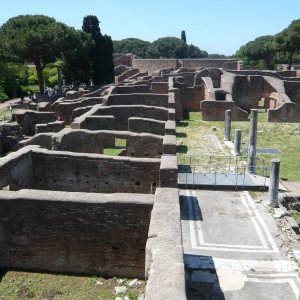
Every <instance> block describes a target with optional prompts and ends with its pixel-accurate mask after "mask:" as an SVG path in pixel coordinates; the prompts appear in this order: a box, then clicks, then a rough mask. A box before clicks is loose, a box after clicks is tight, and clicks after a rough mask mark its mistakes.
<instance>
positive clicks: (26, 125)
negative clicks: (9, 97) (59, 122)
mask: <svg viewBox="0 0 300 300" xmlns="http://www.w3.org/2000/svg"><path fill="white" fill-rule="evenodd" d="M13 115H14V117H15V119H16V121H17V122H18V124H19V125H20V126H21V128H22V132H23V134H24V135H29V136H31V135H34V134H35V125H36V124H47V123H50V122H54V121H56V118H55V114H54V113H53V112H38V111H31V110H19V111H17V112H16V113H14V114H13Z"/></svg>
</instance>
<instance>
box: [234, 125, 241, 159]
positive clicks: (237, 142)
mask: <svg viewBox="0 0 300 300" xmlns="http://www.w3.org/2000/svg"><path fill="white" fill-rule="evenodd" d="M241 143H242V129H236V130H235V131H234V148H233V151H234V155H235V156H240V155H241Z"/></svg>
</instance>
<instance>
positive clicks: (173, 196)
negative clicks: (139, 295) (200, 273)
mask: <svg viewBox="0 0 300 300" xmlns="http://www.w3.org/2000/svg"><path fill="white" fill-rule="evenodd" d="M156 195H157V200H156V201H155V202H154V206H153V210H152V213H151V221H150V227H149V233H148V240H147V244H146V279H147V286H146V289H145V300H162V299H176V300H186V292H185V272H184V262H183V248H182V237H181V224H180V207H179V197H178V190H177V189H166V188H165V189H157V191H156Z"/></svg>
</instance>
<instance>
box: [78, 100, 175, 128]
mask: <svg viewBox="0 0 300 300" xmlns="http://www.w3.org/2000/svg"><path fill="white" fill-rule="evenodd" d="M170 114H171V115H170ZM104 115H112V116H114V117H115V120H116V123H115V129H116V130H128V119H129V118H131V117H139V118H150V119H155V120H160V121H167V120H168V119H173V118H175V115H174V112H172V111H170V110H169V109H167V108H163V107H155V106H145V105H115V106H100V105H96V106H95V107H94V108H92V109H91V110H90V111H88V112H87V113H85V114H84V115H82V116H81V117H79V118H77V119H76V120H75V121H74V122H73V123H72V128H74V129H86V128H87V127H86V126H87V118H88V117H90V116H104ZM89 129H90V130H92V128H91V127H90V128H89ZM97 129H99V128H93V130H97Z"/></svg>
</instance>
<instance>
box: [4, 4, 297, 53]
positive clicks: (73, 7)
mask: <svg viewBox="0 0 300 300" xmlns="http://www.w3.org/2000/svg"><path fill="white" fill-rule="evenodd" d="M0 4H1V10H0V25H2V24H3V23H5V22H6V21H7V20H8V19H9V18H11V17H14V16H17V15H21V14H44V15H47V16H50V17H53V18H55V19H56V20H57V21H61V22H64V23H65V24H67V25H68V26H73V27H75V28H76V29H80V28H81V26H82V20H83V17H84V16H86V15H96V16H97V17H98V19H99V20H100V22H101V23H100V28H101V32H102V33H103V34H108V35H110V36H111V37H112V39H113V40H120V39H124V38H128V37H136V38H140V39H143V40H147V41H150V42H152V41H154V40H156V39H157V38H160V37H166V36H177V37H179V38H180V34H181V31H182V30H185V32H186V37H187V43H188V44H191V43H192V44H194V45H196V46H198V47H200V49H201V50H206V51H208V53H220V54H226V55H231V54H234V53H235V52H236V50H238V49H239V47H240V46H242V45H244V44H246V43H247V42H249V41H251V40H254V39H255V38H256V37H259V36H262V35H273V34H276V33H278V32H280V31H281V30H282V29H284V28H285V27H287V26H288V25H289V24H290V22H291V21H292V20H295V19H299V18H300V0H285V1H283V0H239V1H238V0H205V1H203V0H181V1H178V0H177V1H175V0H148V1H142V0H127V1H125V0H111V1H109V0H106V1H104V0H85V1H76V0H73V1H71V0H60V1H58V0H51V1H41V0H29V1H24V0H0Z"/></svg>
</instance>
